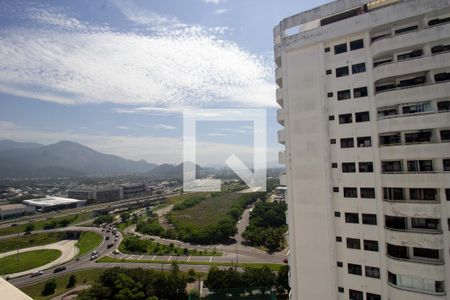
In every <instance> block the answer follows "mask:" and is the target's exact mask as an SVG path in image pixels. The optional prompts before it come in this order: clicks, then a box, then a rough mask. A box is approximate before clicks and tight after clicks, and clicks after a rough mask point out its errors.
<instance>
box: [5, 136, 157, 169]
mask: <svg viewBox="0 0 450 300" xmlns="http://www.w3.org/2000/svg"><path fill="white" fill-rule="evenodd" d="M0 149H3V150H1V151H0V177H56V176H59V177H62V176H83V175H119V174H136V173H147V172H150V171H151V170H153V169H154V168H155V167H156V166H157V165H156V164H152V163H148V162H146V161H145V160H140V161H133V160H129V159H124V158H121V157H119V156H116V155H110V154H104V153H100V152H97V151H95V150H93V149H91V148H89V147H86V146H83V145H81V144H77V143H74V142H70V141H61V142H58V143H55V144H51V145H47V146H43V145H40V144H34V143H18V142H13V141H0Z"/></svg>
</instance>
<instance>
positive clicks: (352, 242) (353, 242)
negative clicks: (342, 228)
mask: <svg viewBox="0 0 450 300" xmlns="http://www.w3.org/2000/svg"><path fill="white" fill-rule="evenodd" d="M347 248H349V249H361V241H360V240H359V239H353V238H347Z"/></svg>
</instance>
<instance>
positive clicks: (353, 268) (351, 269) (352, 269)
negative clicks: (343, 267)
mask: <svg viewBox="0 0 450 300" xmlns="http://www.w3.org/2000/svg"><path fill="white" fill-rule="evenodd" d="M347 267H348V273H349V274H354V275H362V267H361V265H355V264H347ZM361 299H362V298H361Z"/></svg>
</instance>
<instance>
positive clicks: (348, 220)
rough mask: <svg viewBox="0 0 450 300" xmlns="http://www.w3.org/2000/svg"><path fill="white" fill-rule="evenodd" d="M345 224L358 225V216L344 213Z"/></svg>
mask: <svg viewBox="0 0 450 300" xmlns="http://www.w3.org/2000/svg"><path fill="white" fill-rule="evenodd" d="M345 223H354V224H357V223H359V216H358V214H357V213H345Z"/></svg>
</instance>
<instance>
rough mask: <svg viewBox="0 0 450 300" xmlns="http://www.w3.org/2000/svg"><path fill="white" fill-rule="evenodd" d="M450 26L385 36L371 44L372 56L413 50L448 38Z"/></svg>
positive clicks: (444, 25)
mask: <svg viewBox="0 0 450 300" xmlns="http://www.w3.org/2000/svg"><path fill="white" fill-rule="evenodd" d="M449 30H450V24H442V25H440V26H434V27H429V28H424V29H422V30H418V31H417V30H415V31H410V32H408V33H404V34H399V35H386V36H385V37H382V38H379V39H377V40H375V41H373V42H372V45H371V47H372V54H373V56H374V57H380V56H382V55H384V54H385V53H388V52H393V51H395V50H397V49H405V48H406V49H407V48H414V47H417V46H418V45H424V44H427V43H430V42H433V41H436V40H441V39H446V38H448V36H449Z"/></svg>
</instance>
